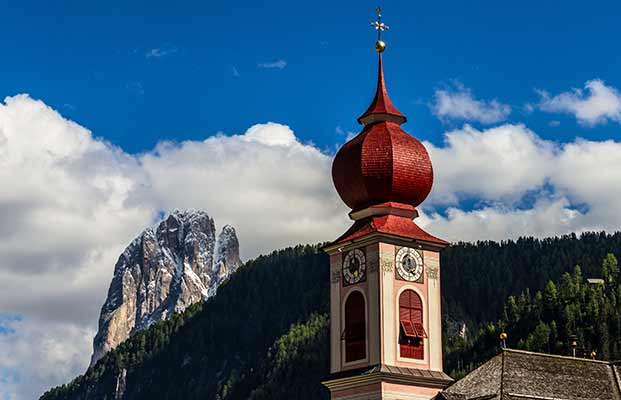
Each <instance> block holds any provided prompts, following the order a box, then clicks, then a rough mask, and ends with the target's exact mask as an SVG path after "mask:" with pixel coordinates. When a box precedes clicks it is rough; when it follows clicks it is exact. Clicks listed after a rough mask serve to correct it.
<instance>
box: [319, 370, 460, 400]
mask: <svg viewBox="0 0 621 400" xmlns="http://www.w3.org/2000/svg"><path fill="white" fill-rule="evenodd" d="M364 369H365V371H360V370H350V371H345V372H343V373H337V374H332V375H331V376H330V377H329V378H328V379H327V380H325V381H324V382H322V383H323V385H324V386H326V387H327V388H328V389H329V390H330V399H332V400H430V399H433V398H434V397H435V396H436V395H437V394H438V393H439V392H440V391H442V390H443V389H445V388H446V387H448V386H449V385H450V384H451V383H452V382H453V380H452V379H451V378H450V377H449V376H448V375H446V374H444V373H442V372H437V371H428V370H419V369H413V368H396V367H391V366H388V365H378V366H375V367H372V368H364Z"/></svg>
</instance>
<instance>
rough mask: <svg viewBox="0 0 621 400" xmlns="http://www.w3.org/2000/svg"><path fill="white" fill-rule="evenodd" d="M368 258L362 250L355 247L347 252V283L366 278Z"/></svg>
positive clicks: (345, 268) (344, 268) (345, 276)
mask: <svg viewBox="0 0 621 400" xmlns="http://www.w3.org/2000/svg"><path fill="white" fill-rule="evenodd" d="M366 267H367V265H366V260H365V257H364V253H363V252H362V250H359V249H355V250H352V251H350V252H349V253H347V255H346V256H345V260H343V278H344V279H345V282H346V283H347V284H350V285H351V284H353V283H358V282H360V281H361V280H362V279H363V278H364V272H365V270H366Z"/></svg>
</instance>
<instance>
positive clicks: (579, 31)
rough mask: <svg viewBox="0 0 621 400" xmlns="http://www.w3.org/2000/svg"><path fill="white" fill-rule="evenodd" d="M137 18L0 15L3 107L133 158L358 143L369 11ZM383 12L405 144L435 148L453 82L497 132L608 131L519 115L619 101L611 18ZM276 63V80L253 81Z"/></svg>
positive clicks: (393, 8) (246, 4)
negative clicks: (603, 93)
mask: <svg viewBox="0 0 621 400" xmlns="http://www.w3.org/2000/svg"><path fill="white" fill-rule="evenodd" d="M146 4H147V3H144V2H121V1H116V2H77V1H74V2H66V4H65V5H64V6H62V7H59V6H57V5H52V4H51V3H49V4H48V2H41V3H38V2H28V1H25V2H5V4H3V6H2V9H3V13H2V15H1V16H0V25H2V27H3V32H4V34H3V35H2V36H1V37H0V48H1V49H2V71H3V74H2V76H1V77H0V93H1V94H2V97H4V96H6V95H14V94H17V93H23V92H26V93H29V94H30V95H31V96H33V97H34V98H38V99H42V100H44V101H45V102H46V103H47V104H48V105H51V106H52V107H54V108H55V109H57V110H59V111H60V112H61V113H62V114H63V115H64V116H66V117H67V118H70V119H72V120H75V121H76V122H78V123H80V124H81V125H84V126H87V127H89V129H91V130H92V131H93V132H94V134H95V135H96V136H101V137H104V138H106V139H107V140H109V141H111V142H112V143H114V144H117V145H119V146H121V147H123V149H125V150H126V151H128V152H132V153H135V152H140V151H146V150H150V149H152V148H153V146H154V145H155V143H156V142H158V141H159V140H162V139H174V140H185V139H200V138H203V137H205V136H206V135H211V134H214V133H216V132H218V131H223V132H225V133H229V134H230V133H240V132H243V131H245V130H246V129H247V128H248V127H249V126H251V125H252V124H255V123H257V122H266V121H276V122H280V123H284V124H287V125H289V126H291V127H292V128H293V129H294V130H295V131H296V135H297V136H298V137H300V138H301V139H302V140H303V141H312V142H314V143H316V144H317V145H318V146H319V147H322V148H329V147H332V146H333V144H334V143H337V142H341V141H342V138H341V137H339V134H338V133H337V132H336V127H337V126H339V127H341V128H342V129H343V130H344V131H358V130H359V127H358V125H357V124H356V122H355V118H356V117H357V116H358V115H359V114H360V113H361V112H362V111H363V110H364V109H365V107H366V105H367V103H368V102H369V100H370V97H371V96H372V91H373V86H374V81H373V80H374V75H375V69H376V61H375V58H376V56H375V53H374V52H373V50H372V46H373V40H374V34H373V31H372V30H371V28H370V27H369V25H368V24H369V22H370V21H371V20H372V19H373V18H374V8H375V4H376V3H375V2H366V1H343V2H338V3H337V4H332V2H315V3H313V4H309V3H301V2H289V1H287V2H277V1H275V2H266V3H259V2H250V1H242V2H234V3H233V2H222V1H220V2H210V1H197V2H170V1H155V2H149V3H148V6H146ZM383 8H384V19H385V21H386V23H387V24H388V25H389V26H390V27H391V30H390V31H388V32H387V34H386V35H385V38H386V41H387V43H388V50H387V52H386V53H385V64H386V74H387V79H388V83H389V90H390V93H391V96H392V98H393V100H394V102H395V103H396V104H397V106H398V107H399V108H400V109H401V111H402V112H404V113H405V114H407V116H408V117H409V121H410V122H409V123H408V125H407V129H408V130H409V131H410V132H411V133H413V134H415V135H417V136H419V137H421V138H423V139H426V140H430V141H433V142H434V143H441V141H442V135H443V133H444V132H445V131H446V130H447V125H448V126H449V127H450V124H447V122H446V121H444V122H441V121H440V120H439V119H438V118H436V117H435V116H434V115H432V113H430V110H429V107H428V104H429V103H430V102H431V101H432V100H433V95H434V92H435V90H437V89H438V88H439V87H442V86H443V85H447V84H449V85H450V84H451V82H452V81H453V80H458V81H459V82H461V84H463V85H464V86H465V87H467V88H469V89H471V90H472V92H473V94H474V95H475V96H476V97H477V98H482V99H497V100H498V101H500V102H502V103H503V104H508V105H510V106H512V108H513V112H512V113H511V115H510V117H509V118H508V119H509V121H520V122H524V121H525V122H527V124H528V125H529V127H532V128H534V129H536V130H537V131H538V132H539V134H540V135H541V136H543V137H546V138H555V139H557V140H561V141H564V140H573V138H574V137H575V136H582V137H587V138H592V139H598V138H603V137H608V136H610V135H611V133H612V132H613V131H614V127H611V126H604V127H601V126H600V127H599V128H598V129H583V128H584V127H576V126H575V121H574V120H573V119H572V117H571V116H551V115H549V114H547V113H540V112H533V113H532V114H528V115H526V113H524V112H523V111H522V109H521V108H522V107H523V106H524V104H526V103H529V102H536V101H537V100H538V95H537V94H536V92H535V90H536V89H544V90H547V91H549V92H550V93H552V94H556V93H559V92H563V91H567V90H569V89H570V88H580V87H582V86H583V85H584V83H585V82H586V81H587V80H589V79H594V78H599V79H602V80H603V81H604V82H605V83H606V84H608V85H611V86H614V87H619V86H621V77H620V75H619V73H618V71H620V70H621V52H619V51H617V50H618V38H619V37H621V25H620V24H619V23H618V21H619V17H621V4H620V3H619V2H615V1H609V2H597V1H596V2H589V3H588V5H587V3H584V2H579V1H562V2H561V1H546V2H540V1H522V2H514V3H512V5H509V4H508V2H497V1H477V2H465V1H463V2H448V1H438V2H395V1H387V2H385V3H384V4H383ZM279 60H282V61H284V62H285V63H286V66H285V67H284V68H282V69H279V68H261V67H259V64H270V63H277V62H278V61H279ZM234 71H237V72H234ZM551 120H555V121H559V122H560V124H561V125H560V126H559V127H550V126H549V123H550V121H551ZM560 127H562V128H563V129H560Z"/></svg>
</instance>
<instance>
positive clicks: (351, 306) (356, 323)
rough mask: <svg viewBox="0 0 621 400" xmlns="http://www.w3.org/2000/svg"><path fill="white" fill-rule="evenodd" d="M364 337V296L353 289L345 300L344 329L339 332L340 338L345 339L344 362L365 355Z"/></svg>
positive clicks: (361, 357) (359, 358)
mask: <svg viewBox="0 0 621 400" xmlns="http://www.w3.org/2000/svg"><path fill="white" fill-rule="evenodd" d="M366 338H367V335H366V323H365V305H364V297H363V296H362V293H360V292H359V291H354V292H352V293H351V294H350V295H349V296H348V297H347V300H346V301H345V329H344V330H343V333H342V334H341V340H344V341H345V362H352V361H356V360H362V359H364V358H365V357H366V353H367V347H366Z"/></svg>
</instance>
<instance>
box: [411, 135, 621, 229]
mask: <svg viewBox="0 0 621 400" xmlns="http://www.w3.org/2000/svg"><path fill="white" fill-rule="evenodd" d="M426 146H427V148H428V149H429V152H430V155H431V159H432V160H433V163H434V171H435V173H436V179H435V186H434V189H433V191H432V194H431V196H430V198H429V199H428V200H427V202H426V203H425V204H424V207H423V211H425V212H424V215H423V217H422V218H421V223H422V225H424V226H426V227H428V229H429V230H430V231H432V232H434V233H437V234H438V235H439V236H441V237H442V236H443V237H446V238H447V239H449V240H479V239H493V240H502V239H506V238H516V237H519V236H527V235H528V236H530V235H532V236H538V237H543V236H552V235H558V234H564V233H569V232H582V231H587V230H602V229H604V230H608V231H616V230H619V229H620V228H621V202H619V201H618V199H619V198H621V186H620V185H619V182H621V142H615V141H612V140H608V141H602V142H595V141H587V140H583V139H578V140H576V141H574V142H571V143H565V144H558V143H554V142H550V141H546V140H543V139H541V138H540V137H539V136H537V135H536V134H535V133H534V132H532V131H530V130H528V129H527V128H525V127H524V126H522V125H503V126H500V127H497V128H492V129H488V130H485V131H477V130H475V129H473V128H471V127H468V126H466V127H464V129H462V130H458V131H453V132H450V133H448V134H447V137H446V143H445V146H444V147H435V146H433V145H431V144H429V143H426ZM469 201H470V202H472V201H474V202H475V207H474V209H471V207H469V208H468V209H465V210H464V209H462V207H463V204H464V203H467V202H469ZM445 205H450V206H449V208H448V209H447V210H446V212H445V213H442V214H440V213H438V212H437V211H436V210H437V209H438V207H440V208H441V207H442V206H445Z"/></svg>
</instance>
